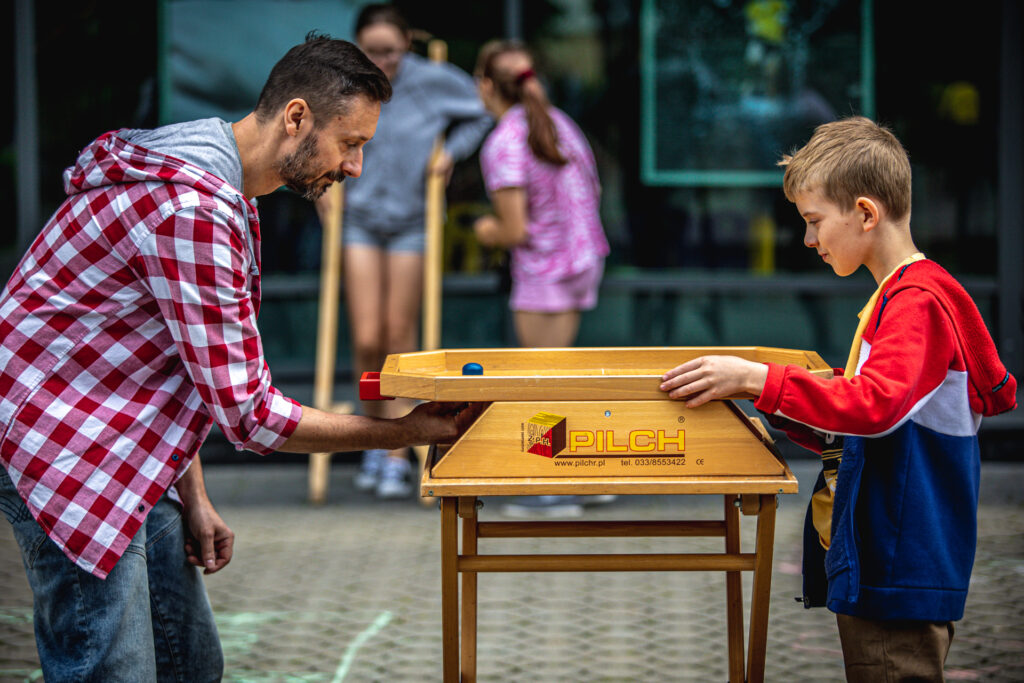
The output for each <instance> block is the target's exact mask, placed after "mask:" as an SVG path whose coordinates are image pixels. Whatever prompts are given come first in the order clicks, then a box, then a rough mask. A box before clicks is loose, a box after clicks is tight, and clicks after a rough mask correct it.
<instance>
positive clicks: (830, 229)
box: [661, 117, 1017, 681]
mask: <svg viewBox="0 0 1024 683" xmlns="http://www.w3.org/2000/svg"><path fill="white" fill-rule="evenodd" d="M779 165H780V166H785V167H786V174H785V180H784V189H785V193H786V197H787V198H788V199H789V200H790V201H792V202H794V203H795V204H796V207H797V209H798V210H799V211H800V215H801V216H803V218H804V220H805V221H806V223H807V230H806V234H805V236H804V244H806V245H807V246H808V247H810V248H811V249H814V250H815V251H817V252H818V254H819V255H820V256H821V258H822V259H823V260H824V261H825V263H828V264H829V265H830V266H832V269H833V270H834V271H835V272H836V274H837V275H839V276H840V277H845V276H847V275H850V274H851V273H853V272H855V271H856V270H857V269H858V268H859V267H860V266H862V265H863V266H867V268H868V270H870V271H871V274H872V275H873V276H874V278H875V281H876V282H877V283H878V290H877V291H876V292H875V294H874V295H873V296H872V297H871V299H870V300H869V301H868V304H867V305H866V306H865V308H864V310H863V311H861V314H860V324H859V326H858V328H857V332H856V334H855V336H854V341H853V348H852V349H851V350H850V357H849V360H848V362H847V366H846V371H845V373H844V374H842V375H841V376H839V375H837V376H836V377H835V378H833V379H831V380H825V379H820V378H818V377H815V376H814V375H811V374H810V373H809V372H807V371H806V370H804V369H802V368H800V367H797V366H781V365H777V364H774V363H768V364H760V363H753V362H750V361H745V360H742V359H739V358H734V357H730V356H706V357H703V358H698V359H695V360H692V361H690V362H687V363H684V364H683V365H680V366H679V367H676V368H674V369H672V370H670V371H668V372H667V373H665V375H664V377H663V383H662V385H661V388H662V390H664V391H666V392H668V394H669V396H670V397H672V398H681V399H684V400H686V405H687V406H689V407H696V406H699V405H701V404H703V403H706V402H707V401H709V400H711V399H715V398H719V397H722V396H726V395H730V394H736V393H740V392H749V393H751V394H755V395H757V396H758V398H757V400H756V401H755V403H754V405H755V406H756V407H757V408H758V410H761V411H762V412H764V413H766V414H767V415H769V421H770V422H772V423H773V424H776V425H777V426H780V427H782V428H783V429H785V431H786V432H787V434H789V435H790V437H791V438H793V439H794V441H796V442H797V443H799V444H801V445H803V446H805V447H808V448H811V449H812V450H815V451H817V452H820V453H822V454H823V464H824V470H825V471H823V475H824V476H823V477H819V480H818V487H816V488H820V490H818V491H816V493H815V494H814V496H813V498H812V501H811V506H810V509H809V511H808V516H807V517H808V522H809V523H811V524H813V529H811V528H810V524H809V525H808V529H809V531H810V533H805V541H810V542H809V543H805V549H804V592H805V595H806V597H805V599H804V601H805V604H806V605H807V606H808V607H810V606H815V605H822V604H825V605H827V606H828V608H829V609H830V610H832V611H833V612H835V613H836V615H837V621H838V624H839V637H840V641H841V643H842V647H843V658H844V662H845V666H846V675H847V679H848V680H850V681H892V680H906V679H908V678H912V679H913V680H935V681H941V680H942V668H943V662H944V661H945V658H946V654H947V652H948V651H949V645H950V641H951V640H952V636H953V625H952V622H953V621H956V620H958V619H960V618H961V617H962V616H963V611H964V603H965V601H966V598H967V586H968V583H969V580H970V575H971V567H972V565H973V563H974V551H975V544H976V540H977V508H978V479H979V470H980V460H979V452H978V440H977V431H978V426H979V424H980V422H981V417H982V416H983V415H995V414H997V413H1000V412H1004V411H1006V410H1011V409H1013V408H1015V407H1016V389H1017V383H1016V380H1015V379H1014V378H1013V377H1012V376H1011V375H1010V374H1009V373H1008V372H1007V371H1006V369H1005V368H1004V367H1003V365H1002V363H1001V362H1000V361H999V358H998V355H997V353H996V349H995V345H994V344H993V342H992V338H991V336H990V335H989V333H988V330H987V329H986V328H985V324H984V322H983V321H982V319H981V316H980V315H979V313H978V310H977V308H976V307H975V305H974V303H973V301H971V299H970V297H969V296H968V294H967V293H966V292H965V291H964V289H963V287H961V286H960V284H959V283H958V282H957V281H956V280H954V279H953V277H952V276H950V275H949V273H947V272H946V271H945V270H943V269H942V268H941V267H940V266H939V265H938V264H936V263H935V262H933V261H929V260H927V259H925V257H924V255H923V254H921V253H919V252H918V250H917V248H916V247H915V246H914V242H913V240H912V239H911V236H910V162H909V160H908V158H907V154H906V152H905V150H904V149H903V147H902V146H901V145H900V143H899V141H898V140H897V139H896V137H895V136H894V135H893V134H892V133H891V132H890V131H889V130H887V129H885V128H883V127H881V126H879V125H877V124H875V123H874V122H872V121H870V120H869V119H866V118H863V117H854V118H848V119H844V120H841V121H835V122H832V123H827V124H824V125H822V126H819V127H818V128H817V129H816V130H815V131H814V135H813V136H812V137H811V139H810V141H809V142H808V143H807V145H806V146H804V147H803V148H801V149H800V150H798V151H797V152H796V153H795V154H793V155H792V156H787V157H784V158H783V160H782V161H781V162H780V164H779ZM840 449H841V457H840ZM825 482H827V483H828V485H827V486H826V485H824V484H825ZM815 531H816V532H817V533H815ZM822 549H825V550H826V551H827V552H826V553H823V552H822ZM822 556H824V557H823V559H822ZM826 577H827V578H826ZM816 587H820V590H815V588H816Z"/></svg>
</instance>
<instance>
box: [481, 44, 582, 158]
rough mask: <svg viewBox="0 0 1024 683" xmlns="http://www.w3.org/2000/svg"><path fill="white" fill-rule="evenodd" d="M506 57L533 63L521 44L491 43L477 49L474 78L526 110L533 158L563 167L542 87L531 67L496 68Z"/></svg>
mask: <svg viewBox="0 0 1024 683" xmlns="http://www.w3.org/2000/svg"><path fill="white" fill-rule="evenodd" d="M507 54H523V55H526V56H527V57H528V58H529V59H530V64H531V65H532V64H533V63H534V60H533V55H531V54H530V51H529V49H527V47H526V46H525V45H523V44H522V43H520V42H518V41H514V40H492V41H490V42H489V43H487V44H486V45H484V46H483V47H482V48H480V55H479V56H478V57H477V60H476V69H475V73H476V76H477V77H478V78H488V79H490V80H491V82H492V83H494V87H495V88H496V89H497V91H498V94H499V95H501V97H502V98H503V99H505V100H506V101H507V102H511V103H513V104H522V105H523V108H524V109H526V123H527V125H528V126H529V129H530V132H529V134H528V135H527V138H526V142H527V143H528V144H529V145H530V151H531V152H533V154H534V156H536V157H537V158H538V159H540V160H542V161H546V162H548V163H549V164H555V165H557V166H564V165H565V164H567V163H568V160H567V159H566V158H565V157H564V156H562V153H561V151H559V149H558V131H557V129H556V128H555V122H554V121H552V120H551V114H550V113H549V112H548V107H549V106H550V103H549V102H548V96H547V93H546V92H544V86H543V85H541V82H540V79H538V78H537V74H536V72H534V70H533V68H532V67H531V68H529V69H526V70H525V71H518V72H513V71H509V70H505V69H500V68H498V67H497V66H496V62H497V61H498V57H501V56H503V55H507Z"/></svg>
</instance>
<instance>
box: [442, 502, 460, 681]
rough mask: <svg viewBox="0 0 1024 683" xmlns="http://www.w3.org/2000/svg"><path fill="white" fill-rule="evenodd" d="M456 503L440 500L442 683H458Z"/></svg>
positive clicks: (457, 544) (457, 531)
mask: <svg viewBox="0 0 1024 683" xmlns="http://www.w3.org/2000/svg"><path fill="white" fill-rule="evenodd" d="M456 505H457V499H456V498H451V497H444V498H442V499H441V641H442V653H443V654H442V660H443V662H444V681H445V683H458V682H459V571H458V560H459V527H458V525H457V524H456V522H457V516H456Z"/></svg>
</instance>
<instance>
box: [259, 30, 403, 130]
mask: <svg viewBox="0 0 1024 683" xmlns="http://www.w3.org/2000/svg"><path fill="white" fill-rule="evenodd" d="M357 95H363V96H365V97H368V98H369V99H370V100H372V101H374V102H387V101H388V100H389V99H391V83H390V82H389V81H388V78H387V76H385V75H384V72H383V71H381V70H380V69H378V68H377V67H376V66H375V65H374V63H373V62H371V61H370V59H369V58H368V57H367V56H366V55H365V54H363V51H362V50H360V49H359V48H358V47H356V46H355V45H353V44H352V43H350V42H348V41H347V40H335V39H332V38H331V37H330V36H329V35H326V34H321V33H317V32H316V31H310V32H309V33H308V34H307V35H306V42H304V43H302V44H301V45H296V46H295V47H293V48H292V49H290V50H288V52H287V53H286V54H285V56H284V57H282V58H281V59H280V61H278V63H277V64H275V65H274V68H273V69H271V70H270V76H268V77H267V82H266V84H265V85H264V86H263V91H262V92H261V93H260V98H259V100H258V101H257V102H256V118H257V120H259V121H260V122H261V123H263V122H266V121H267V120H269V119H270V118H271V117H272V116H273V115H274V114H276V113H277V112H278V111H280V109H281V108H282V107H284V105H286V104H287V103H288V102H289V101H291V100H292V99H294V98H296V97H301V98H302V99H304V100H305V101H306V104H308V105H309V108H310V110H311V111H312V112H313V114H314V115H315V116H316V117H317V119H316V120H317V122H318V123H317V125H318V126H319V125H322V124H323V123H324V122H326V121H329V120H330V119H332V118H334V117H335V116H338V115H339V114H343V113H344V112H345V111H346V109H347V106H348V102H349V100H351V99H352V98H353V97H356V96H357Z"/></svg>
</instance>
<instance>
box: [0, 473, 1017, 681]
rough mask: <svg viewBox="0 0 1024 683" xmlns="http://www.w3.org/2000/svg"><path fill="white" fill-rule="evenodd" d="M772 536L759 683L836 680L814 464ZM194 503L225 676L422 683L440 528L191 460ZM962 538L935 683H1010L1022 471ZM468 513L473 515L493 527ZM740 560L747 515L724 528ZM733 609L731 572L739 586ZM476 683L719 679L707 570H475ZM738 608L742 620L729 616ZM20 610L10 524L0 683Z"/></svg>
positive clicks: (720, 630) (749, 526)
mask: <svg viewBox="0 0 1024 683" xmlns="http://www.w3.org/2000/svg"><path fill="white" fill-rule="evenodd" d="M791 465H792V466H793V469H794V472H795V473H796V474H797V476H798V478H799V479H800V482H801V485H802V488H803V489H804V490H803V491H802V492H801V493H800V494H797V495H793V496H784V497H783V498H782V506H781V508H780V510H779V516H778V520H777V529H776V540H775V561H774V575H773V581H772V601H771V613H770V622H769V639H768V664H767V671H766V676H767V680H769V681H842V680H843V669H842V660H841V654H840V650H839V642H838V637H837V635H836V626H835V621H834V618H833V616H832V615H831V614H830V613H828V612H827V611H825V610H805V609H804V608H803V607H802V605H800V604H798V603H797V602H795V601H794V599H793V598H794V596H796V595H798V594H799V592H800V576H799V562H800V549H799V539H800V525H801V523H802V518H803V513H804V506H805V504H806V500H807V495H808V493H809V487H810V483H811V482H812V481H813V478H814V474H815V467H816V465H815V463H813V462H812V461H806V460H798V461H793V462H792V463H791ZM205 471H206V478H207V482H208V488H209V490H210V494H211V497H212V498H213V499H214V501H215V503H217V505H218V509H219V510H220V512H221V514H222V515H223V516H224V518H225V519H226V520H227V521H228V523H229V524H230V525H231V526H232V527H233V529H234V530H235V532H236V534H237V541H236V549H235V557H234V560H233V562H232V563H231V565H229V566H228V567H227V568H226V569H225V570H224V571H222V572H221V573H219V574H216V575H213V576H210V577H207V587H208V590H209V594H210V599H211V602H212V604H213V607H214V610H215V612H216V615H217V620H218V626H219V628H220V633H221V638H222V641H223V645H224V651H225V656H226V675H225V680H228V681H253V682H256V681H324V682H331V683H337V682H339V681H439V680H440V679H441V662H440V654H441V618H440V614H441V612H440V552H439V548H440V542H439V536H440V515H439V514H438V512H437V509H436V506H424V505H421V504H419V503H418V502H415V501H412V500H408V501H397V502H394V501H392V502H382V501H377V500H375V499H373V498H372V497H371V496H370V495H368V494H364V493H358V492H356V491H355V490H354V489H353V488H352V486H351V478H352V475H353V474H354V472H355V465H354V464H353V463H352V462H350V461H340V462H336V463H335V464H334V465H333V467H332V471H331V488H330V493H329V501H328V503H327V504H326V505H324V506H322V507H311V506H309V505H307V504H306V503H305V501H304V498H305V492H306V470H305V468H304V467H302V466H301V465H295V464H292V465H276V464H270V463H266V464H258V465H244V466H240V465H208V466H207V467H206V470H205ZM982 475H983V480H982V503H981V514H980V524H979V527H980V528H979V531H980V540H979V545H978V554H977V560H976V562H975V569H974V575H973V580H972V589H971V593H970V596H969V598H968V602H967V613H966V615H965V618H964V620H963V621H961V622H959V623H958V624H957V632H956V638H955V640H954V642H953V648H952V651H951V653H950V655H949V659H948V661H947V666H946V676H947V679H948V680H950V681H996V682H1000V681H1006V682H1009V681H1021V680H1024V514H1022V513H1024V463H1020V464H1017V463H998V462H992V463H985V464H984V465H983V467H982ZM500 502H501V501H500V500H498V499H488V500H487V501H486V504H485V507H484V509H483V510H482V511H481V516H482V518H483V519H485V520H486V519H488V518H490V519H495V518H499V516H500V513H499V509H500V504H499V503H500ZM721 508H722V500H721V497H718V496H712V497H703V496H633V497H628V496H627V497H620V498H619V499H618V500H617V501H616V502H614V503H611V504H608V505H604V506H600V507H592V508H588V509H587V513H586V514H587V516H588V517H589V518H593V519H672V518H675V519H681V518H692V519H699V518H707V519H712V518H716V517H720V515H721ZM741 519H742V532H743V538H744V548H743V549H744V551H745V552H750V551H752V542H753V535H754V534H753V532H754V519H753V518H747V517H743V518H741ZM554 542H555V543H557V546H554V547H553V546H552V543H553V541H552V540H551V539H522V540H514V541H513V540H503V539H484V540H482V541H481V542H480V550H481V552H506V551H512V552H602V551H610V552H674V551H680V552H719V551H720V550H721V543H722V541H721V539H636V538H633V539H565V540H560V541H554ZM744 576H745V581H744V596H745V597H746V598H749V595H750V574H749V573H744ZM479 590H480V593H479V603H480V605H479V650H478V653H479V657H478V661H479V665H478V674H479V680H481V681H587V682H590V681H709V680H719V681H724V680H726V679H727V670H726V648H725V637H724V634H725V580H724V577H723V576H722V574H721V573H697V572H690V573H674V574H672V573H661V572H647V573H591V574H576V573H555V574H483V575H481V576H480V589H479ZM747 609H748V608H747V607H745V612H744V618H745V620H746V618H747V617H748V616H749V611H747ZM38 680H42V676H41V674H40V673H39V670H38V659H37V656H36V652H35V645H34V642H33V637H32V624H31V596H30V594H29V591H28V587H27V582H26V580H25V575H24V572H23V570H22V567H21V562H20V555H19V553H18V550H17V547H16V546H15V543H14V541H13V538H12V536H11V531H10V527H9V526H8V525H6V524H3V523H0V681H5V682H6V681H38Z"/></svg>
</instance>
